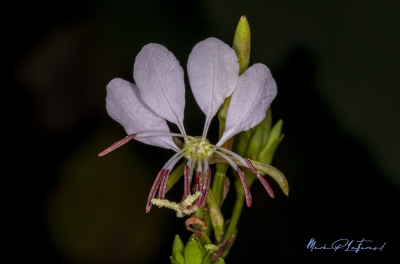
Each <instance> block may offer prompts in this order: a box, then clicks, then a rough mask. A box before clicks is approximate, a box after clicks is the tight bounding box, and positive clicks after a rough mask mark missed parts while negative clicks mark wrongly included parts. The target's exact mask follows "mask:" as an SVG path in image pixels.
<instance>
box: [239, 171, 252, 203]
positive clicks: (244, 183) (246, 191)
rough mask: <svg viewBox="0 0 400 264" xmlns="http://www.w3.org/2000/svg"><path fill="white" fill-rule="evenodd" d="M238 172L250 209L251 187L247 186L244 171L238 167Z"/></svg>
mask: <svg viewBox="0 0 400 264" xmlns="http://www.w3.org/2000/svg"><path fill="white" fill-rule="evenodd" d="M237 172H238V174H239V178H240V181H241V182H242V185H243V189H244V195H245V197H246V205H247V207H250V206H251V202H252V198H251V193H250V190H249V186H248V185H247V182H246V178H245V177H244V173H243V171H242V170H241V169H239V167H237Z"/></svg>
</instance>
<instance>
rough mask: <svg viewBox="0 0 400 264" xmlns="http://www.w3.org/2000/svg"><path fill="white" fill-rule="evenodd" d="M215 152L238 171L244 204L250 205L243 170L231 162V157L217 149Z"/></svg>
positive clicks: (249, 196) (250, 199)
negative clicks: (244, 199) (244, 198)
mask: <svg viewBox="0 0 400 264" xmlns="http://www.w3.org/2000/svg"><path fill="white" fill-rule="evenodd" d="M215 153H217V154H218V155H220V156H221V157H223V158H224V159H225V160H226V161H227V162H228V163H229V165H231V166H232V168H234V169H235V170H236V171H237V172H238V174H239V178H240V181H241V182H242V185H243V189H244V195H245V197H246V204H247V206H248V207H250V206H251V201H252V197H251V193H250V190H249V186H248V185H247V182H246V178H245V176H244V173H243V171H242V170H241V169H240V168H239V166H237V165H236V164H235V163H234V162H233V160H231V159H230V158H229V157H228V156H226V155H225V154H223V153H221V152H220V151H218V150H216V151H215Z"/></svg>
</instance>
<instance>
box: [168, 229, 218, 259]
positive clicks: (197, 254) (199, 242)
mask: <svg viewBox="0 0 400 264" xmlns="http://www.w3.org/2000/svg"><path fill="white" fill-rule="evenodd" d="M217 250H218V247H217V246H216V245H214V244H211V240H210V239H209V238H208V237H207V235H205V234H204V235H202V236H201V237H198V236H197V235H196V234H193V235H192V236H191V237H190V238H189V241H188V242H187V244H186V246H183V243H182V241H181V239H180V238H179V236H178V235H176V236H175V240H174V245H173V247H172V256H171V263H172V264H212V263H213V262H212V256H213V254H214V251H217ZM221 260H222V259H219V260H217V262H214V263H225V262H221ZM222 261H223V260H222Z"/></svg>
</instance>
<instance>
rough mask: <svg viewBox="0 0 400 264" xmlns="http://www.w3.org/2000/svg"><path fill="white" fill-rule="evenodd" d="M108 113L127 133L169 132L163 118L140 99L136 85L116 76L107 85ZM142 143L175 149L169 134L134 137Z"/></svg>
mask: <svg viewBox="0 0 400 264" xmlns="http://www.w3.org/2000/svg"><path fill="white" fill-rule="evenodd" d="M106 108H107V112H108V114H109V115H110V116H111V117H112V118H113V119H114V120H115V121H117V122H118V123H120V124H121V125H122V126H123V127H124V128H125V131H126V133H127V134H128V135H131V134H137V133H142V132H147V131H160V132H167V133H168V132H169V128H168V125H167V122H166V121H165V119H164V118H162V117H160V116H158V115H157V114H155V113H154V112H153V111H152V110H151V109H150V108H149V107H148V106H147V105H146V104H145V103H144V102H143V100H142V99H141V97H140V95H139V90H138V88H137V86H136V85H135V84H133V83H130V82H127V81H125V80H122V79H119V78H116V79H113V80H112V81H111V82H110V83H109V84H108V85H107V97H106ZM135 139H136V140H138V141H141V142H143V143H146V144H149V145H154V146H159V147H163V148H171V149H174V150H177V149H178V148H177V147H176V145H175V143H174V142H173V141H172V138H171V136H157V137H147V138H135Z"/></svg>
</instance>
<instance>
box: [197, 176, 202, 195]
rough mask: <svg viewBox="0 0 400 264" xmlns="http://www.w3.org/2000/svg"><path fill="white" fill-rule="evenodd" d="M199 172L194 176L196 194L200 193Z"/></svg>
mask: <svg viewBox="0 0 400 264" xmlns="http://www.w3.org/2000/svg"><path fill="white" fill-rule="evenodd" d="M201 186H202V183H201V171H199V172H197V174H196V192H201Z"/></svg>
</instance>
